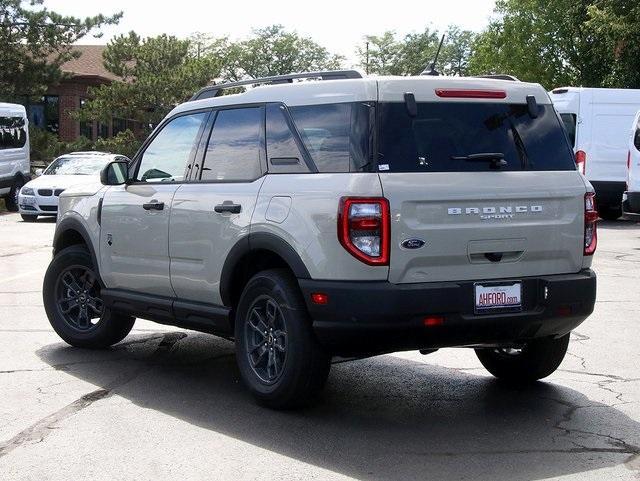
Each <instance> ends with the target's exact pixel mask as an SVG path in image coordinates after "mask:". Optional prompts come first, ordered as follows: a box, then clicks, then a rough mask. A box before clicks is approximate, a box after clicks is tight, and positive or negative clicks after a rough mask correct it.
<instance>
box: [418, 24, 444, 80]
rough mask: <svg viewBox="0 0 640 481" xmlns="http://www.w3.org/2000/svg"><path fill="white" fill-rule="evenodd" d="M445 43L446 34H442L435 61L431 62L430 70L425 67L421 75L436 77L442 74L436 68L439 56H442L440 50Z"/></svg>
mask: <svg viewBox="0 0 640 481" xmlns="http://www.w3.org/2000/svg"><path fill="white" fill-rule="evenodd" d="M443 43H444V34H442V38H441V39H440V45H439V46H438V51H437V52H436V56H435V57H434V59H433V62H431V67H429V70H427V69H424V70H423V71H422V73H421V74H420V75H433V76H434V77H437V76H439V75H440V72H438V71H437V70H436V62H437V61H438V57H439V56H440V50H441V49H442V44H443Z"/></svg>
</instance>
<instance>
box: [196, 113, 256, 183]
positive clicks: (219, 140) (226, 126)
mask: <svg viewBox="0 0 640 481" xmlns="http://www.w3.org/2000/svg"><path fill="white" fill-rule="evenodd" d="M263 112H264V110H263V109H262V107H249V108H241V109H230V110H220V111H219V112H218V114H217V116H216V120H215V123H214V124H213V130H212V132H211V137H210V139H209V145H208V146H207V152H206V154H205V157H204V164H203V167H202V180H218V181H227V182H229V181H234V182H249V181H253V180H255V179H257V178H258V177H260V176H261V175H262V168H261V166H260V155H261V154H260V152H261V151H262V149H263V146H262V135H261V130H262V118H263Z"/></svg>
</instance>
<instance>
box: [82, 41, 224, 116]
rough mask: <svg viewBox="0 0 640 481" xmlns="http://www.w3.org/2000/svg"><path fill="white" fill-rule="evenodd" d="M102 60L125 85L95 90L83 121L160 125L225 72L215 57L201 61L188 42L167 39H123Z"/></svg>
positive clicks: (121, 83) (85, 109)
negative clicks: (114, 120) (135, 121)
mask: <svg viewBox="0 0 640 481" xmlns="http://www.w3.org/2000/svg"><path fill="white" fill-rule="evenodd" d="M103 57H104V65H105V67H106V69H107V70H109V71H110V72H112V73H113V74H115V75H117V76H118V77H119V79H120V81H115V82H112V83H110V84H106V85H101V86H99V87H96V88H92V89H90V91H89V95H90V96H91V100H90V101H89V102H87V103H86V104H85V106H84V107H83V108H82V110H81V111H80V113H79V115H78V117H79V118H80V119H81V120H105V121H106V120H109V119H110V118H112V117H120V118H125V119H133V120H137V121H138V122H140V123H142V124H143V125H145V126H148V125H155V124H157V123H159V122H160V120H162V119H163V118H164V117H165V115H166V114H167V113H169V111H170V110H171V109H172V108H173V107H174V106H175V105H176V104H178V103H181V102H184V101H185V100H187V99H188V98H189V97H191V96H192V95H193V94H194V93H195V92H196V91H197V90H199V89H200V88H202V87H203V86H205V85H207V84H208V83H209V82H210V81H211V79H213V78H215V77H216V76H217V75H218V74H219V72H220V68H221V64H220V62H217V61H216V58H215V57H214V56H201V57H200V58H198V56H197V54H196V53H195V52H194V49H193V45H192V43H191V42H190V41H189V40H179V39H177V38H175V37H172V36H168V35H160V36H158V37H151V38H146V39H142V38H140V37H139V36H138V35H137V34H135V33H134V32H130V33H129V34H128V35H121V36H119V37H116V38H115V39H113V40H112V41H111V42H110V43H109V44H108V45H107V48H106V50H105V52H104V54H103Z"/></svg>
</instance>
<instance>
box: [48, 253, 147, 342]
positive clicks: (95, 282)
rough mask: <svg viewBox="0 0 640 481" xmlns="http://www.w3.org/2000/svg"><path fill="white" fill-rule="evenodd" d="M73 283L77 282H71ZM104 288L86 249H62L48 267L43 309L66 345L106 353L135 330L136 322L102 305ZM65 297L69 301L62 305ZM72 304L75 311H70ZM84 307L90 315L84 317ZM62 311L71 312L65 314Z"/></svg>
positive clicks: (72, 309)
mask: <svg viewBox="0 0 640 481" xmlns="http://www.w3.org/2000/svg"><path fill="white" fill-rule="evenodd" d="M80 273H82V275H80ZM69 276H71V277H69ZM70 279H73V280H74V282H69V280H70ZM102 287H103V286H102V283H101V281H100V279H99V278H98V276H97V274H96V271H95V269H94V266H93V262H92V259H91V255H90V254H89V252H88V251H87V249H86V248H85V247H84V246H81V245H74V246H71V247H67V248H66V249H63V250H62V251H60V252H59V253H58V254H56V256H55V257H54V258H53V260H52V261H51V264H49V267H48V269H47V272H46V274H45V276H44V284H43V287H42V297H43V300H44V308H45V311H46V313H47V317H48V318H49V322H50V323H51V326H52V327H53V329H54V330H55V331H56V333H57V334H58V335H59V336H60V337H61V338H62V339H63V340H64V341H65V342H66V343H68V344H70V345H72V346H75V347H84V348H89V349H104V348H107V347H109V346H111V345H113V344H116V343H118V342H120V341H122V340H123V339H124V338H125V337H126V336H127V334H129V332H130V331H131V329H132V328H133V324H134V322H135V318H133V317H130V316H126V315H123V314H119V313H116V312H113V311H111V310H110V309H108V308H107V307H105V306H104V305H103V304H102V301H101V299H100V289H101V288H102ZM83 292H84V294H83ZM75 293H79V294H78V295H76V294H75ZM65 297H69V299H70V300H62V301H61V298H65ZM59 301H60V303H59ZM72 303H75V306H76V307H71V305H72ZM83 306H84V312H85V313H88V315H87V314H85V315H82V314H81V313H82V308H83ZM63 310H65V311H69V312H68V313H67V314H65V313H64V312H63ZM91 316H94V318H93V319H92V318H91ZM73 318H76V321H77V322H74V321H73Z"/></svg>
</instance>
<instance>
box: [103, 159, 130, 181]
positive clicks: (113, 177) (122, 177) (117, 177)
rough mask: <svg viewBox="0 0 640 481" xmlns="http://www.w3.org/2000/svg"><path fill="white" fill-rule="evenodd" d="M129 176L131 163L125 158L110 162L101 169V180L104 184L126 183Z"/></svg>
mask: <svg viewBox="0 0 640 481" xmlns="http://www.w3.org/2000/svg"><path fill="white" fill-rule="evenodd" d="M128 178H129V164H128V163H127V162H126V161H125V160H114V161H113V162H109V163H108V164H107V165H105V166H104V168H103V169H102V170H101V171H100V182H102V185H122V184H126V182H127V179H128Z"/></svg>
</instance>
